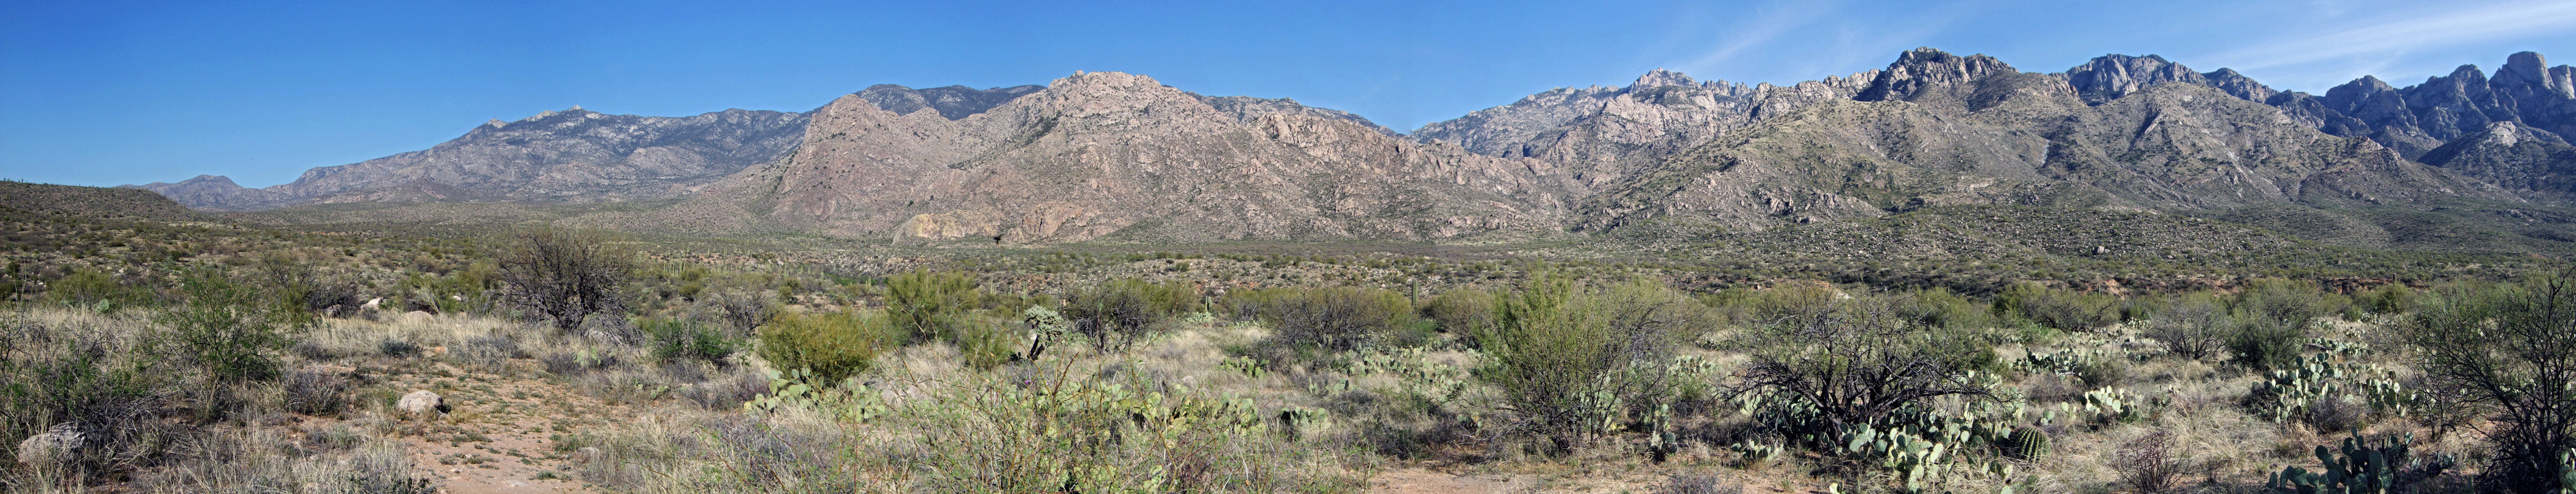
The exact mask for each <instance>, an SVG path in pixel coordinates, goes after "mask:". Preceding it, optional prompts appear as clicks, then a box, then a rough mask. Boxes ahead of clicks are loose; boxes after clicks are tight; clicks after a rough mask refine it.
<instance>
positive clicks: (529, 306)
mask: <svg viewBox="0 0 2576 494" xmlns="http://www.w3.org/2000/svg"><path fill="white" fill-rule="evenodd" d="M512 236H513V237H514V238H515V239H516V240H517V243H516V245H512V246H511V247H510V249H509V250H507V251H504V252H503V253H502V254H501V281H502V282H503V283H505V284H506V287H505V288H504V290H506V291H505V292H503V295H504V296H505V297H507V298H508V299H509V300H510V301H512V302H513V303H516V304H518V305H519V306H520V307H521V308H524V309H526V310H528V311H529V312H530V314H529V315H531V316H536V317H542V318H544V319H546V320H549V321H553V322H554V325H555V327H556V328H559V329H563V330H566V331H570V330H572V329H574V328H579V327H581V323H582V321H584V320H587V319H589V318H590V316H592V315H595V314H600V313H603V312H611V311H616V310H622V309H624V306H623V305H622V303H621V302H622V301H621V300H619V299H618V295H617V288H618V285H621V284H624V283H626V278H627V276H628V275H629V274H630V272H631V271H633V270H634V259H633V258H632V255H631V254H630V253H629V252H627V251H625V250H624V249H619V248H616V247H615V246H613V245H610V244H609V243H608V242H607V240H606V239H604V238H601V237H600V236H599V235H598V234H593V233H584V232H575V231H568V230H562V229H556V228H537V229H532V230H526V231H522V232H519V233H517V234H515V235H512Z"/></svg>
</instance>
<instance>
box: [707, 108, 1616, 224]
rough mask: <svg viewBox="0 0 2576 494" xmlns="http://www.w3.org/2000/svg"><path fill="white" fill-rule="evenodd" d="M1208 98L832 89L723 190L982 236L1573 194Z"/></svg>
mask: <svg viewBox="0 0 2576 494" xmlns="http://www.w3.org/2000/svg"><path fill="white" fill-rule="evenodd" d="M1214 101H1215V102H1216V103H1220V104H1225V105H1227V106H1228V107H1230V108H1221V107H1219V106H1217V105H1213V104H1211V99H1210V98H1204V97H1201V96H1199V95H1195V94H1191V93H1187V92H1183V91H1181V90H1179V89H1174V88H1171V87H1168V86H1164V85H1162V84H1161V83H1160V82H1157V81H1155V80H1153V79H1152V78H1149V77H1145V76H1138V75H1130V74H1122V73H1116V72H1094V73H1085V74H1076V75H1074V76H1071V77H1066V78H1063V79H1058V80H1056V81H1054V82H1053V83H1051V84H1049V85H1048V86H1047V88H1046V89H1045V90H1042V91H1038V92H1035V93H1031V94H1029V95H1026V96H1023V97H1020V98H1018V99H1014V100H1012V101H1010V102H1008V103H1004V104H1002V105H1000V106H996V107H994V108H992V109H990V110H988V111H985V112H981V113H978V114H974V115H968V116H966V117H965V118H962V119H958V120H948V119H945V118H939V117H935V116H929V114H928V113H912V114H899V113H895V112H891V111H887V110H886V109H885V108H883V107H880V106H878V105H875V104H872V103H870V102H868V101H867V100H865V99H862V98H858V97H847V98H843V99H841V100H840V101H835V102H833V103H832V104H831V105H827V106H825V107H823V108H822V109H819V110H816V111H815V112H814V113H813V121H812V124H811V125H810V126H809V127H808V129H807V134H806V137H805V138H804V142H805V144H804V145H803V146H802V147H800V148H799V149H798V150H797V151H796V152H795V153H794V154H793V155H791V156H789V157H788V158H787V159H785V160H783V161H781V162H779V163H778V164H776V165H773V166H769V167H764V168H762V169H758V170H753V171H749V172H746V173H745V175H744V176H742V177H738V178H737V179H735V180H734V182H733V183H734V184H735V185H731V186H729V187H733V188H731V189H728V190H729V191H730V192H726V193H724V194H726V195H727V197H729V198H730V199H729V201H730V203H731V204H732V205H733V207H736V208H739V210H742V211H765V212H766V213H765V214H762V215H761V218H762V219H763V220H765V221H768V222H770V223H772V224H775V225H780V226H781V227H782V228H786V229H789V230H793V231H809V232H820V233H827V234H831V235H839V236H855V237H874V238H891V239H895V240H897V241H901V242H982V243H987V244H991V243H1004V244H1012V243H1024V242H1068V241H1083V240H1094V239H1104V238H1106V239H1110V240H1121V239H1124V240H1137V241H1157V242H1162V241H1180V242H1204V241H1224V240H1245V239H1355V238H1372V239H1412V240H1421V239H1441V238H1460V237H1470V236H1478V235H1488V234H1496V233H1502V234H1507V235H1533V234H1544V233H1545V232H1548V231H1553V230H1555V229H1556V228H1557V225H1559V224H1560V223H1561V221H1562V219H1561V218H1560V217H1559V215H1560V214H1561V212H1562V208H1563V202H1564V201H1565V200H1566V198H1567V197H1568V196H1569V195H1571V194H1572V192H1570V191H1569V190H1568V189H1567V188H1565V186H1563V185H1562V184H1559V183H1553V182H1549V181H1547V180H1545V178H1546V177H1550V176H1552V171H1551V170H1549V169H1548V166H1547V164H1546V163H1544V162H1540V161H1537V160H1527V159H1511V158H1496V157H1488V156H1481V155H1477V154H1474V153H1469V152H1467V151H1465V150H1463V149H1459V148H1457V147H1455V146H1447V145H1429V144H1419V143H1414V142H1410V141H1405V140H1401V139H1397V138H1394V137H1390V136H1389V135H1387V134H1388V133H1387V132H1385V131H1384V130H1383V129H1381V128H1378V127H1376V126H1374V125H1367V124H1365V121H1363V120H1356V119H1354V118H1341V117H1340V116H1338V115H1337V113H1338V112H1331V113H1327V112H1313V111H1304V110H1301V109H1299V108H1297V107H1295V106H1293V105H1294V102H1290V101H1285V100H1267V101H1253V100H1230V99H1223V98H1217V99H1214ZM1229 110H1231V111H1229ZM1113 235H1115V237H1114V238H1112V236H1113Z"/></svg>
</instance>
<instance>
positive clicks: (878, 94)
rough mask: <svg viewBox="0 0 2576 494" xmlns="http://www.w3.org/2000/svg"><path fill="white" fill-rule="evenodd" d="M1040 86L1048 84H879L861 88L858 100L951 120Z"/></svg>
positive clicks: (991, 106)
mask: <svg viewBox="0 0 2576 494" xmlns="http://www.w3.org/2000/svg"><path fill="white" fill-rule="evenodd" d="M1041 89H1046V86H1039V85H1035V84H1030V85H1021V86H1011V87H997V88H989V89H975V88H971V87H966V86H947V87H934V88H927V89H913V88H908V87H903V86H899V85H894V84H878V85H874V86H868V88H867V89H864V90H860V91H859V92H858V93H857V96H858V97H859V99H864V100H867V101H868V102H869V103H873V104H875V105H876V106H877V108H878V109H882V110H885V111H889V112H894V114H896V115H910V114H912V112H916V111H921V110H924V109H928V110H935V111H938V112H939V116H941V117H945V118H947V119H949V120H962V119H965V118H966V117H967V116H969V115H974V114H977V113H983V112H985V111H987V110H992V109H993V107H996V106H1002V104H1003V103H1009V102H1010V101H1011V100H1015V99H1019V98H1020V97H1021V96H1027V95H1029V93H1035V92H1038V90H1041Z"/></svg>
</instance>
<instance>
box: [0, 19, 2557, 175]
mask: <svg viewBox="0 0 2576 494" xmlns="http://www.w3.org/2000/svg"><path fill="white" fill-rule="evenodd" d="M1917 46H1931V47H1934V48H1940V49H1943V50H1948V51H1951V52H1955V53H1985V54H1989V55H1994V56H1997V57H1999V58H2002V59H2003V60H2004V61H2005V62H2006V63H2010V64H2012V65H2013V66H2014V67H2016V68H2020V69H2022V70H2025V71H2037V72H2058V71H2063V70H2065V69H2066V68H2067V67H2071V66H2074V65H2076V64H2079V63H2082V62H2083V61H2084V60H2086V59H2089V58H2092V57H2095V56H2099V55H2102V54H2105V53H2122V54H2160V55H2164V56H2165V57H2166V58H2168V59H2171V60H2174V61H2176V62H2181V63H2183V64H2186V65H2189V66H2191V67H2192V68H2194V69H2196V70H2202V71H2208V70H2216V69H2218V68H2220V67H2232V68H2235V69H2237V70H2238V71H2240V72H2244V73H2246V74H2248V75H2251V76H2253V77H2255V78H2256V79H2258V80H2261V81H2263V82H2264V83H2267V84H2270V85H2272V86H2273V87H2276V88H2283V89H2294V90H2305V91H2310V92H2322V91H2323V90H2324V89H2326V88H2329V87H2332V86H2334V85H2335V84H2339V83H2342V82H2344V81H2346V80H2350V79H2352V78H2354V77H2358V76H2360V75H2364V74H2375V75H2378V76H2380V77H2381V78H2383V79H2388V80H2390V81H2392V82H2394V83H2397V84H2399V85H2406V84H2413V83H2415V82H2420V81H2421V80H2423V78H2424V77H2426V76H2431V75H2440V74H2446V73H2449V72H2450V70H2451V69H2452V68H2453V67H2456V66H2458V65H2461V64H2477V65H2479V66H2481V67H2485V68H2487V69H2489V71H2490V72H2492V69H2493V68H2494V67H2495V66H2496V65H2498V64H2501V63H2503V60H2504V57H2505V55H2507V54H2509V53H2512V52H2516V51H2523V50H2532V51H2539V52H2541V53H2543V54H2555V55H2559V56H2560V57H2561V58H2559V59H2556V60H2552V61H2551V63H2552V64H2553V65H2555V64H2565V63H2570V62H2576V1H2569V0H2559V1H2541V2H2533V1H2503V2H2479V1H2462V2H2421V1H2404V2H2400V1H2284V2H2264V1H2255V2H2246V1H2171V2H2058V1H2018V0H2010V1H2008V0H1991V1H1956V2H1917V1H1876V2H1865V1H1834V0H1824V1H1750V2H1670V1H1634V2H1618V1H1593V2H1508V1H1503V2H1496V1H1480V2H1282V1H1275V0H1274V1H1264V2H1205V1H1197V2H1129V3H1089V2H1062V1H1046V2H992V1H951V2H919V1H913V2H901V3H868V2H769V3H762V2H725V3H681V2H653V1H644V0H637V1H618V2H574V1H561V2H553V1H539V2H529V1H524V0H522V1H511V2H482V1H473V0H451V1H441V2H423V3H408V2H312V3H293V2H223V3H216V2H205V3H180V2H122V1H113V0H110V1H95V2H65V1H60V0H43V1H28V0H0V178H7V179H16V180H27V181H37V182H52V183H66V184H79V185H117V184H123V183H144V182H152V181H177V180H181V179H185V178H188V177H192V176H196V175H198V174H215V175H228V176H231V177H233V178H234V179H235V180H237V181H239V182H241V183H242V184H243V185H247V186H252V187H259V186H266V185H272V184H276V183H282V182H285V181H289V180H293V179H294V177H295V176H296V175H297V174H299V173H301V172H302V171H303V170H305V169H307V168H312V167H316V166H329V165H338V164H346V163H352V162H357V161H361V160H366V159H369V158H375V157H380V156H385V155H390V154H394V153H399V152H404V151H412V150H418V149H423V148H427V147H429V146H431V145H434V144H437V143H439V142H441V141H445V140H448V139H451V138H454V137H456V136H457V135H460V134H462V133H464V132H465V131H466V130H467V129H470V128H472V127H473V126H475V125H478V124H480V123H482V122H483V121H484V120H487V119H493V118H499V119H503V120H516V119H518V118H522V117H525V116H528V115H531V114H535V113H537V112H540V111H546V110H557V109H562V108H566V107H570V106H572V105H581V106H583V107H584V108H588V109H591V110H595V111H601V112H608V113H631V114H640V115H691V114H697V113H704V112H710V111H719V110H723V109H726V108H749V109H767V110H782V111H804V110H809V109H812V108H814V107H817V106H820V105H822V104H823V103H825V102H828V101H830V100H831V99H832V98H834V97H837V96H839V95H841V94H844V93H849V92H853V91H857V90H859V89H862V88H865V87H867V86H869V85H872V84H878V83H894V84H903V85H908V86H914V87H931V86H945V85H951V84H964V85H968V86H975V87H992V86H1008V85H1018V84H1044V83H1046V82H1047V81H1049V80H1052V79H1054V78H1057V77H1062V76H1065V75H1068V74H1071V73H1073V71H1076V70H1092V71H1101V70H1112V71H1123V72H1132V73H1141V74H1146V75H1151V76H1154V77H1155V78H1157V79H1160V80H1162V81H1163V82H1164V83H1165V84H1169V85H1172V86H1176V87H1179V88H1182V89H1186V90H1190V91H1196V92H1199V93H1202V94H1211V95H1251V96H1261V97H1272V98H1277V97H1293V98H1296V99H1297V100H1298V101H1300V102H1304V103H1306V104H1309V105H1314V106H1321V107H1326V108H1335V109H1341V110H1347V111H1351V112H1354V113H1358V114H1360V115H1362V116H1366V117H1369V118H1370V119H1373V120H1376V121H1378V122H1379V123H1382V124H1385V125H1387V126H1389V127H1394V128H1397V129H1400V130H1409V129H1412V128H1414V127H1417V126H1420V125H1422V124H1424V123H1429V122H1434V121H1439V120H1445V119H1449V118H1454V117H1457V116H1458V115H1461V114H1464V113H1466V112H1469V111H1474V110H1476V109H1480V108H1485V107H1491V106H1497V105H1503V104H1508V103H1510V102H1512V101H1513V100H1516V99H1518V98H1520V97H1521V96H1523V95H1526V94H1529V93H1534V92H1539V91H1544V90H1547V89H1550V88H1554V87H1562V86H1587V85H1623V84H1626V83H1627V82H1628V81H1630V80H1632V79H1634V78H1635V77H1636V76H1637V75H1638V74H1640V73H1643V72H1645V71H1647V70H1649V69H1654V68H1657V67H1663V68H1670V69H1674V70H1680V71H1683V72H1687V73H1689V74H1691V75H1693V76H1695V77H1700V78H1703V79H1709V78H1717V79H1727V80H1732V81H1739V82H1747V83H1753V82H1770V83H1775V84H1788V83H1794V82H1797V81H1802V80H1810V79H1816V78H1820V77H1823V76H1827V75H1840V74H1849V73H1852V72H1858V71H1861V70H1867V69H1872V68H1878V67H1881V66H1884V65H1886V64H1887V62H1889V61H1890V60H1893V59H1894V58H1895V56H1896V54H1897V53H1898V52H1899V51H1902V50H1905V49H1908V48H1913V47H1917Z"/></svg>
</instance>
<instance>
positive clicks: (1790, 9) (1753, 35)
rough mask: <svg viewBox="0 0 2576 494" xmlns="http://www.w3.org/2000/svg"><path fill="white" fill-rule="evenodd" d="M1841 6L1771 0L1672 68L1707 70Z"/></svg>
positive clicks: (1829, 0) (1831, 0) (1830, 0)
mask: <svg viewBox="0 0 2576 494" xmlns="http://www.w3.org/2000/svg"><path fill="white" fill-rule="evenodd" d="M1842 7H1843V1H1842V0H1826V1H1817V2H1801V1H1796V0H1788V1H1776V2H1772V3H1770V4H1768V5H1764V6H1763V7H1762V8H1761V9H1759V12H1758V13H1757V14H1756V15H1755V16H1754V17H1752V18H1750V19H1745V20H1744V21H1743V22H1738V23H1737V25H1736V28H1735V29H1732V30H1729V31H1727V32H1726V33H1725V34H1724V35H1723V36H1721V37H1720V38H1719V39H1718V42H1717V47H1716V48H1712V49H1710V50H1709V51H1707V52H1704V53H1701V54H1699V56H1698V57H1697V58H1693V59H1691V60H1689V61H1686V62H1682V63H1679V64H1675V65H1674V67H1673V68H1676V69H1680V70H1682V71H1684V72H1708V71H1710V70H1712V69H1715V68H1718V67H1720V66H1723V65H1724V64H1725V63H1726V62H1728V61H1731V60H1733V59H1734V58H1735V57H1736V56H1737V55H1740V54H1744V53H1746V51H1747V50H1752V49H1754V48H1759V47H1762V46H1763V45H1767V44H1770V43H1771V42H1773V41H1776V40H1779V39H1780V38H1781V37H1782V36H1787V35H1790V34H1792V33H1797V32H1800V30H1801V29H1802V28H1806V27H1808V25H1810V24H1814V23H1815V22H1816V21H1817V20H1820V19H1824V18H1826V17H1828V16H1832V15H1835V14H1837V13H1839V12H1841V11H1842Z"/></svg>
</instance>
